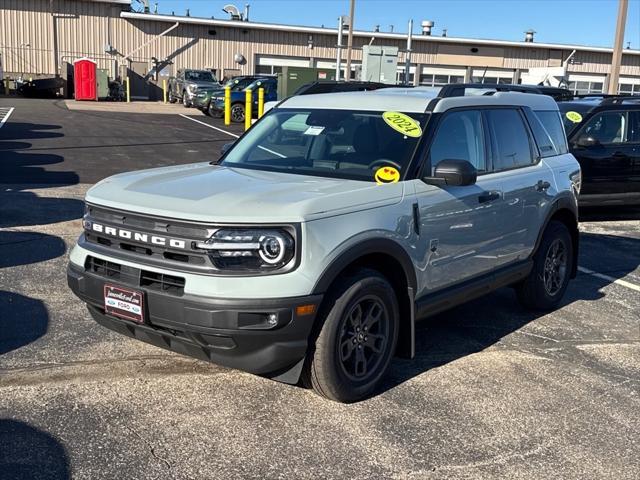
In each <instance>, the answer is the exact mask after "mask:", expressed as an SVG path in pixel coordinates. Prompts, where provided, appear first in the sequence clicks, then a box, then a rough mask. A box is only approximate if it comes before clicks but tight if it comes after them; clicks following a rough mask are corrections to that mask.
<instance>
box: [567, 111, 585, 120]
mask: <svg viewBox="0 0 640 480" xmlns="http://www.w3.org/2000/svg"><path fill="white" fill-rule="evenodd" d="M564 116H565V117H567V118H568V119H569V120H570V121H572V122H573V123H580V122H581V121H582V115H580V114H579V113H578V112H567V113H565V115H564Z"/></svg>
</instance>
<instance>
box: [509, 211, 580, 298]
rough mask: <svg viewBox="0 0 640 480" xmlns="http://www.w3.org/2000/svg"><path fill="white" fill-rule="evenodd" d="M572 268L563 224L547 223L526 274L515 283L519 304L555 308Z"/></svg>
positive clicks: (567, 234)
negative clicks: (529, 269) (529, 270)
mask: <svg viewBox="0 0 640 480" xmlns="http://www.w3.org/2000/svg"><path fill="white" fill-rule="evenodd" d="M572 269H573V243H572V241H571V234H570V233H569V230H568V229H567V227H566V226H565V225H564V224H563V223H561V222H557V221H551V222H549V225H547V228H546V230H545V232H544V234H543V235H542V241H541V242H540V246H539V247H538V251H537V252H536V253H535V255H534V257H533V269H532V270H531V273H530V274H529V276H528V277H527V278H526V279H524V280H523V281H522V282H521V283H520V284H518V285H517V286H516V294H517V295H518V300H519V301H520V303H521V304H522V305H523V306H524V307H526V308H531V309H535V310H551V309H553V308H555V307H556V306H557V305H558V303H560V300H562V297H563V295H564V292H565V291H566V290H567V286H568V285H569V278H570V276H571V271H572Z"/></svg>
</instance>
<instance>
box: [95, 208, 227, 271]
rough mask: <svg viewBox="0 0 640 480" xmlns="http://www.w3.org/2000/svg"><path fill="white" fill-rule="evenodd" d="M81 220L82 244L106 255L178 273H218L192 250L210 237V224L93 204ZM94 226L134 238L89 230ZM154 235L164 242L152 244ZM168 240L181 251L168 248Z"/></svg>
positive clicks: (204, 256) (202, 253)
mask: <svg viewBox="0 0 640 480" xmlns="http://www.w3.org/2000/svg"><path fill="white" fill-rule="evenodd" d="M84 220H85V234H84V241H85V242H87V243H88V244H93V245H96V246H97V247H100V248H105V249H108V250H109V252H108V254H109V255H113V256H116V257H121V258H124V259H129V260H132V261H136V262H140V263H145V264H148V265H154V266H162V267H168V268H172V269H175V270H181V271H192V272H196V273H205V274H206V273H213V272H215V271H216V270H217V269H216V268H215V266H214V265H213V263H212V262H211V259H210V258H209V256H208V254H207V252H206V251H203V250H199V249H196V248H195V244H196V243H197V242H201V241H204V240H207V239H208V238H209V237H210V236H211V232H212V230H214V229H215V227H214V226H212V225H203V224H197V223H188V222H181V221H178V220H175V221H174V220H169V219H164V218H160V217H153V216H148V215H141V214H137V213H131V212H125V211H120V210H111V209H106V208H104V207H96V206H93V205H87V213H86V215H85V218H84ZM95 224H99V225H101V226H102V227H104V229H105V230H106V228H107V227H109V228H113V229H116V230H117V231H118V232H120V231H122V230H126V231H128V232H133V234H134V235H131V234H129V238H122V237H121V236H120V235H114V234H107V232H106V231H102V232H99V231H95V230H94V229H92V228H91V226H92V225H95ZM135 234H138V235H144V236H145V238H144V240H146V241H140V240H141V238H139V237H137V236H135ZM154 236H155V237H156V238H157V237H162V238H163V239H166V240H167V241H166V242H165V244H163V245H159V244H156V243H153V242H152V241H151V239H152V237H154ZM170 239H172V240H175V241H177V242H179V243H180V244H181V245H182V246H183V247H184V248H178V247H176V246H175V245H173V246H172V245H170V244H169V243H170V242H169V240H170ZM99 251H100V250H96V252H99ZM104 253H105V254H106V253H107V252H106V251H105V252H104Z"/></svg>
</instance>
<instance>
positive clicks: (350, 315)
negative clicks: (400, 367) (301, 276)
mask: <svg viewBox="0 0 640 480" xmlns="http://www.w3.org/2000/svg"><path fill="white" fill-rule="evenodd" d="M320 315H321V317H320V319H319V320H324V321H323V323H322V325H321V326H320V328H319V331H318V332H317V338H316V340H315V345H314V346H313V347H312V348H311V349H310V351H309V354H308V357H307V362H306V364H305V368H304V370H303V374H302V380H303V384H305V385H308V386H311V387H312V388H313V390H314V391H315V392H316V393H317V394H319V395H321V396H323V397H325V398H328V399H330V400H334V401H337V402H344V403H350V402H355V401H357V400H361V399H363V398H366V397H367V396H369V395H370V394H371V393H372V392H373V390H374V389H375V387H376V386H377V384H378V382H379V381H380V379H381V378H382V377H383V375H384V374H385V372H386V371H387V369H388V367H389V364H390V362H391V359H392V357H393V355H394V352H395V349H396V344H397V342H398V330H399V318H400V317H399V308H398V300H397V298H396V296H395V293H394V290H393V287H392V286H391V285H390V284H389V282H388V280H387V279H386V278H385V277H384V276H383V275H381V274H380V273H378V272H376V271H375V270H368V269H363V270H359V271H357V272H356V273H355V274H354V275H353V276H350V277H346V278H344V279H342V280H339V282H338V284H337V285H335V287H333V288H332V289H331V290H330V292H329V293H328V294H327V297H326V298H325V302H324V303H323V308H322V309H321V311H320ZM374 317H378V319H377V320H374V319H373V318H374ZM372 332H373V333H372Z"/></svg>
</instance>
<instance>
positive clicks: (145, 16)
mask: <svg viewBox="0 0 640 480" xmlns="http://www.w3.org/2000/svg"><path fill="white" fill-rule="evenodd" d="M120 17H121V18H128V19H131V20H147V21H154V22H172V23H173V22H180V23H190V24H195V25H213V26H218V27H236V28H247V29H258V30H278V31H284V32H300V33H321V34H325V35H336V36H337V34H338V31H337V29H335V28H320V27H304V26H297V25H282V24H275V23H260V22H242V21H239V20H218V19H209V18H198V17H181V16H177V15H157V14H150V13H135V12H121V13H120ZM353 34H354V36H356V37H366V38H371V37H375V38H390V39H394V40H403V41H404V40H406V39H407V34H406V33H388V32H369V31H363V30H354V31H353ZM413 41H414V42H435V43H452V44H457V43H465V44H474V45H498V46H505V47H521V48H552V49H556V50H581V51H589V52H602V53H612V52H613V49H612V48H605V47H590V46H587V45H564V44H558V43H536V42H532V43H528V42H514V41H510V40H486V39H475V38H457V37H436V36H426V35H413ZM623 54H625V55H640V50H623Z"/></svg>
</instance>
